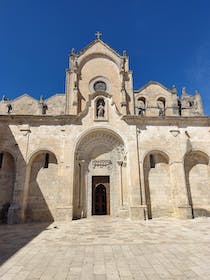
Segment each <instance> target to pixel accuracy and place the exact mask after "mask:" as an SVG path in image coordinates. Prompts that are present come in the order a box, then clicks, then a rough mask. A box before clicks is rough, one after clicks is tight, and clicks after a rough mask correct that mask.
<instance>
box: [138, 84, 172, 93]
mask: <svg viewBox="0 0 210 280" xmlns="http://www.w3.org/2000/svg"><path fill="white" fill-rule="evenodd" d="M150 85H158V86H160V87H162V88H163V89H165V90H167V91H169V92H171V90H170V89H168V88H167V87H165V86H164V85H162V84H161V83H159V82H155V81H149V82H148V83H146V84H145V85H144V86H142V87H141V88H140V89H138V90H134V94H135V93H139V92H141V91H142V90H144V89H145V88H146V87H148V86H150Z"/></svg>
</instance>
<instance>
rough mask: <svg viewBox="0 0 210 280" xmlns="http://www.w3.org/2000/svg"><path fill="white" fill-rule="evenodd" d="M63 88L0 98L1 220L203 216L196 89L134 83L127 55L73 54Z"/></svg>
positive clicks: (203, 128) (204, 162) (209, 144)
mask: <svg viewBox="0 0 210 280" xmlns="http://www.w3.org/2000/svg"><path fill="white" fill-rule="evenodd" d="M69 61H70V65H69V69H67V70H66V89H65V93H62V94H56V95H53V96H51V97H50V98H48V99H46V100H43V98H42V97H41V98H40V100H36V99H34V98H32V97H30V96H29V95H28V94H24V95H22V96H20V97H18V98H16V99H14V100H8V99H7V98H6V97H3V100H2V101H1V102H0V127H1V138H0V220H1V222H8V223H21V222H51V221H71V220H72V219H80V218H86V217H90V216H92V215H111V216H116V217H124V218H131V219H133V220H141V219H151V218H155V217H177V218H194V217H197V216H209V214H210V166H209V155H210V137H209V136H210V134H209V133H210V118H209V117H206V116H204V114H203V107H202V100H201V96H200V94H199V92H195V94H194V95H189V94H188V93H187V92H186V90H185V89H184V88H183V89H182V95H181V97H179V96H178V94H177V89H176V87H175V86H173V87H172V89H168V88H166V87H165V86H163V85H161V84H160V83H157V82H149V83H148V84H146V85H145V86H144V87H142V88H141V89H139V90H134V89H133V79H132V71H131V70H130V69H129V61H128V56H127V54H126V52H125V51H124V52H123V54H119V53H117V52H116V51H115V50H113V49H112V48H111V47H110V46H108V45H107V44H106V43H105V42H103V41H102V40H101V39H100V36H99V34H98V35H97V37H96V40H95V41H93V42H92V43H91V44H89V45H88V46H87V47H86V48H85V49H83V50H82V51H80V52H79V53H76V52H75V50H74V49H72V52H71V55H70V56H69Z"/></svg>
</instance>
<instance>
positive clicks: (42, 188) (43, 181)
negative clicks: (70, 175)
mask: <svg viewBox="0 0 210 280" xmlns="http://www.w3.org/2000/svg"><path fill="white" fill-rule="evenodd" d="M25 187H26V190H25V203H24V204H25V205H24V206H25V207H24V208H25V209H24V220H25V222H52V221H54V217H55V209H56V203H57V194H58V192H59V177H58V162H57V158H56V156H55V154H54V153H52V152H50V151H48V150H41V151H38V152H36V153H35V154H33V155H32V157H31V158H30V160H29V163H28V166H27V184H26V186H25Z"/></svg>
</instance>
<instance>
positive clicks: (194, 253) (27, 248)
mask: <svg viewBox="0 0 210 280" xmlns="http://www.w3.org/2000/svg"><path fill="white" fill-rule="evenodd" d="M0 264H1V267H0V279H1V280H10V279H16V280H35V279H40V280H48V279H50V280H51V279H58V280H64V279H65V280H67V279H71V280H79V279H80V280H83V279H84V280H89V279H90V280H92V279H93V280H105V279H107V280H109V279H110V280H120V279H121V280H130V279H137V280H141V279H142V280H144V279H147V280H148V279H167V280H170V279H180V280H181V279H182V280H184V279H191V280H194V279H210V218H199V219H195V220H176V219H153V220H150V221H141V222H135V221H130V220H121V219H118V218H111V217H108V216H97V217H96V216H95V217H91V218H89V219H83V220H77V221H73V222H70V223H68V224H58V223H53V224H51V225H47V224H24V225H1V226H0Z"/></svg>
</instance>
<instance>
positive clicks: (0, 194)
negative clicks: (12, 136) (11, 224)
mask: <svg viewBox="0 0 210 280" xmlns="http://www.w3.org/2000/svg"><path fill="white" fill-rule="evenodd" d="M15 174H16V168H15V159H14V156H13V155H12V154H11V153H10V152H8V151H5V150H0V223H7V219H8V210H9V207H10V205H11V204H12V199H13V193H14V183H15Z"/></svg>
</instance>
